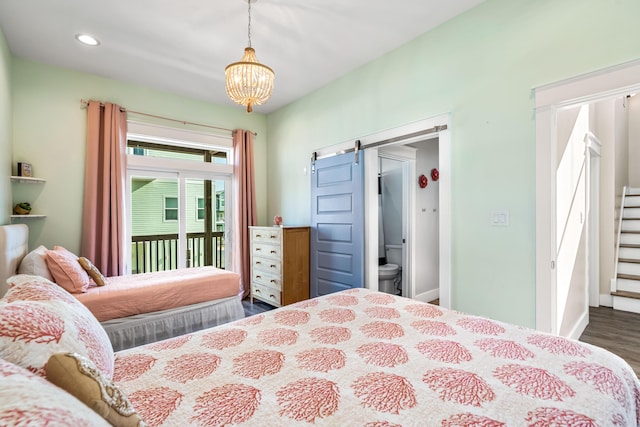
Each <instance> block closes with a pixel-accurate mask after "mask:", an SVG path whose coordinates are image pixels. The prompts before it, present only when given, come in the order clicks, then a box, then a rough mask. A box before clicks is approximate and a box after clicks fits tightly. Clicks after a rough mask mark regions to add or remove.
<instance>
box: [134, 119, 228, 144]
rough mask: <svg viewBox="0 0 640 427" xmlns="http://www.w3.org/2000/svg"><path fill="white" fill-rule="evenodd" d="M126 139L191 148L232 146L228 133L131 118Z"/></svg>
mask: <svg viewBox="0 0 640 427" xmlns="http://www.w3.org/2000/svg"><path fill="white" fill-rule="evenodd" d="M127 139H135V140H138V141H145V142H156V143H160V144H167V145H179V146H181V147H191V148H205V149H210V148H214V147H220V148H226V149H230V148H233V137H232V136H231V135H230V134H228V135H227V134H225V135H220V134H214V133H209V132H199V131H194V130H187V129H178V128H175V127H170V126H162V125H156V124H151V123H142V122H136V121H131V120H127Z"/></svg>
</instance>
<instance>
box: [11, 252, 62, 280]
mask: <svg viewBox="0 0 640 427" xmlns="http://www.w3.org/2000/svg"><path fill="white" fill-rule="evenodd" d="M46 253H47V248H46V247H44V246H43V245H40V246H38V247H37V248H35V249H34V250H32V251H31V252H29V253H28V254H27V255H26V256H25V257H24V258H22V261H21V262H20V265H19V266H18V273H19V274H30V275H32V276H41V277H44V278H45V279H47V280H51V281H52V282H53V281H54V280H53V276H51V272H50V271H49V267H47V261H46Z"/></svg>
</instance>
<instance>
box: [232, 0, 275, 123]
mask: <svg viewBox="0 0 640 427" xmlns="http://www.w3.org/2000/svg"><path fill="white" fill-rule="evenodd" d="M256 1H257V0H248V1H247V3H249V25H248V30H247V33H248V35H249V47H246V48H245V49H244V55H243V56H242V59H241V60H240V62H234V63H232V64H229V65H227V67H226V68H225V69H224V74H225V81H226V88H227V96H229V98H230V99H231V100H232V101H233V102H235V103H236V104H240V105H246V106H247V112H248V113H250V112H252V111H253V106H254V105H262V104H264V103H265V102H267V100H268V99H269V97H270V96H271V92H272V91H273V79H274V77H275V73H274V72H273V70H272V69H271V68H269V67H267V66H266V65H263V64H261V63H260V62H258V58H256V51H255V50H253V48H252V47H251V2H256Z"/></svg>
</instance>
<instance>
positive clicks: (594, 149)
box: [585, 132, 602, 307]
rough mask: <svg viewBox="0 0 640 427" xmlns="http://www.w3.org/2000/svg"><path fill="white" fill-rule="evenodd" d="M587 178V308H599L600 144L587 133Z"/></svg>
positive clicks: (593, 136) (591, 134) (592, 135)
mask: <svg viewBox="0 0 640 427" xmlns="http://www.w3.org/2000/svg"><path fill="white" fill-rule="evenodd" d="M586 139H587V140H586V141H585V142H586V145H587V156H588V157H587V171H588V172H587V176H588V177H589V184H588V185H589V187H588V188H589V194H588V195H587V197H588V206H589V214H588V215H589V217H588V218H587V221H588V222H587V224H588V231H587V251H588V255H587V257H588V262H587V277H588V278H589V285H588V288H589V294H588V300H589V306H591V307H599V306H600V150H601V148H602V143H600V141H599V140H598V138H596V136H595V135H594V134H593V133H591V132H589V133H588V134H587V136H586Z"/></svg>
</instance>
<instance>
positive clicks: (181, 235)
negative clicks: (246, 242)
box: [126, 121, 233, 273]
mask: <svg viewBox="0 0 640 427" xmlns="http://www.w3.org/2000/svg"><path fill="white" fill-rule="evenodd" d="M127 124H128V131H127V142H128V143H127V198H128V200H127V201H128V203H127V205H128V206H129V211H128V214H127V215H128V218H127V220H128V225H129V227H128V228H127V229H128V231H129V237H128V240H130V241H131V245H130V246H128V249H127V260H128V263H127V266H126V271H127V272H131V273H142V272H147V271H161V270H171V269H175V268H183V267H198V266H202V265H214V266H216V267H218V268H225V266H228V265H229V263H230V262H231V259H230V255H231V253H232V251H231V250H230V249H231V246H230V245H231V244H232V242H230V241H229V240H228V239H229V236H230V235H231V233H228V232H227V231H228V230H229V229H230V221H231V213H230V212H229V209H227V210H226V211H225V206H224V199H225V198H227V197H228V198H229V200H233V194H231V192H230V189H231V178H232V176H233V165H231V164H230V161H231V159H232V156H231V153H232V147H233V141H232V138H231V135H225V136H221V135H215V134H208V133H204V132H196V131H191V130H184V129H176V128H169V127H165V126H159V125H151V124H145V123H138V122H132V121H128V122H127Z"/></svg>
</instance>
